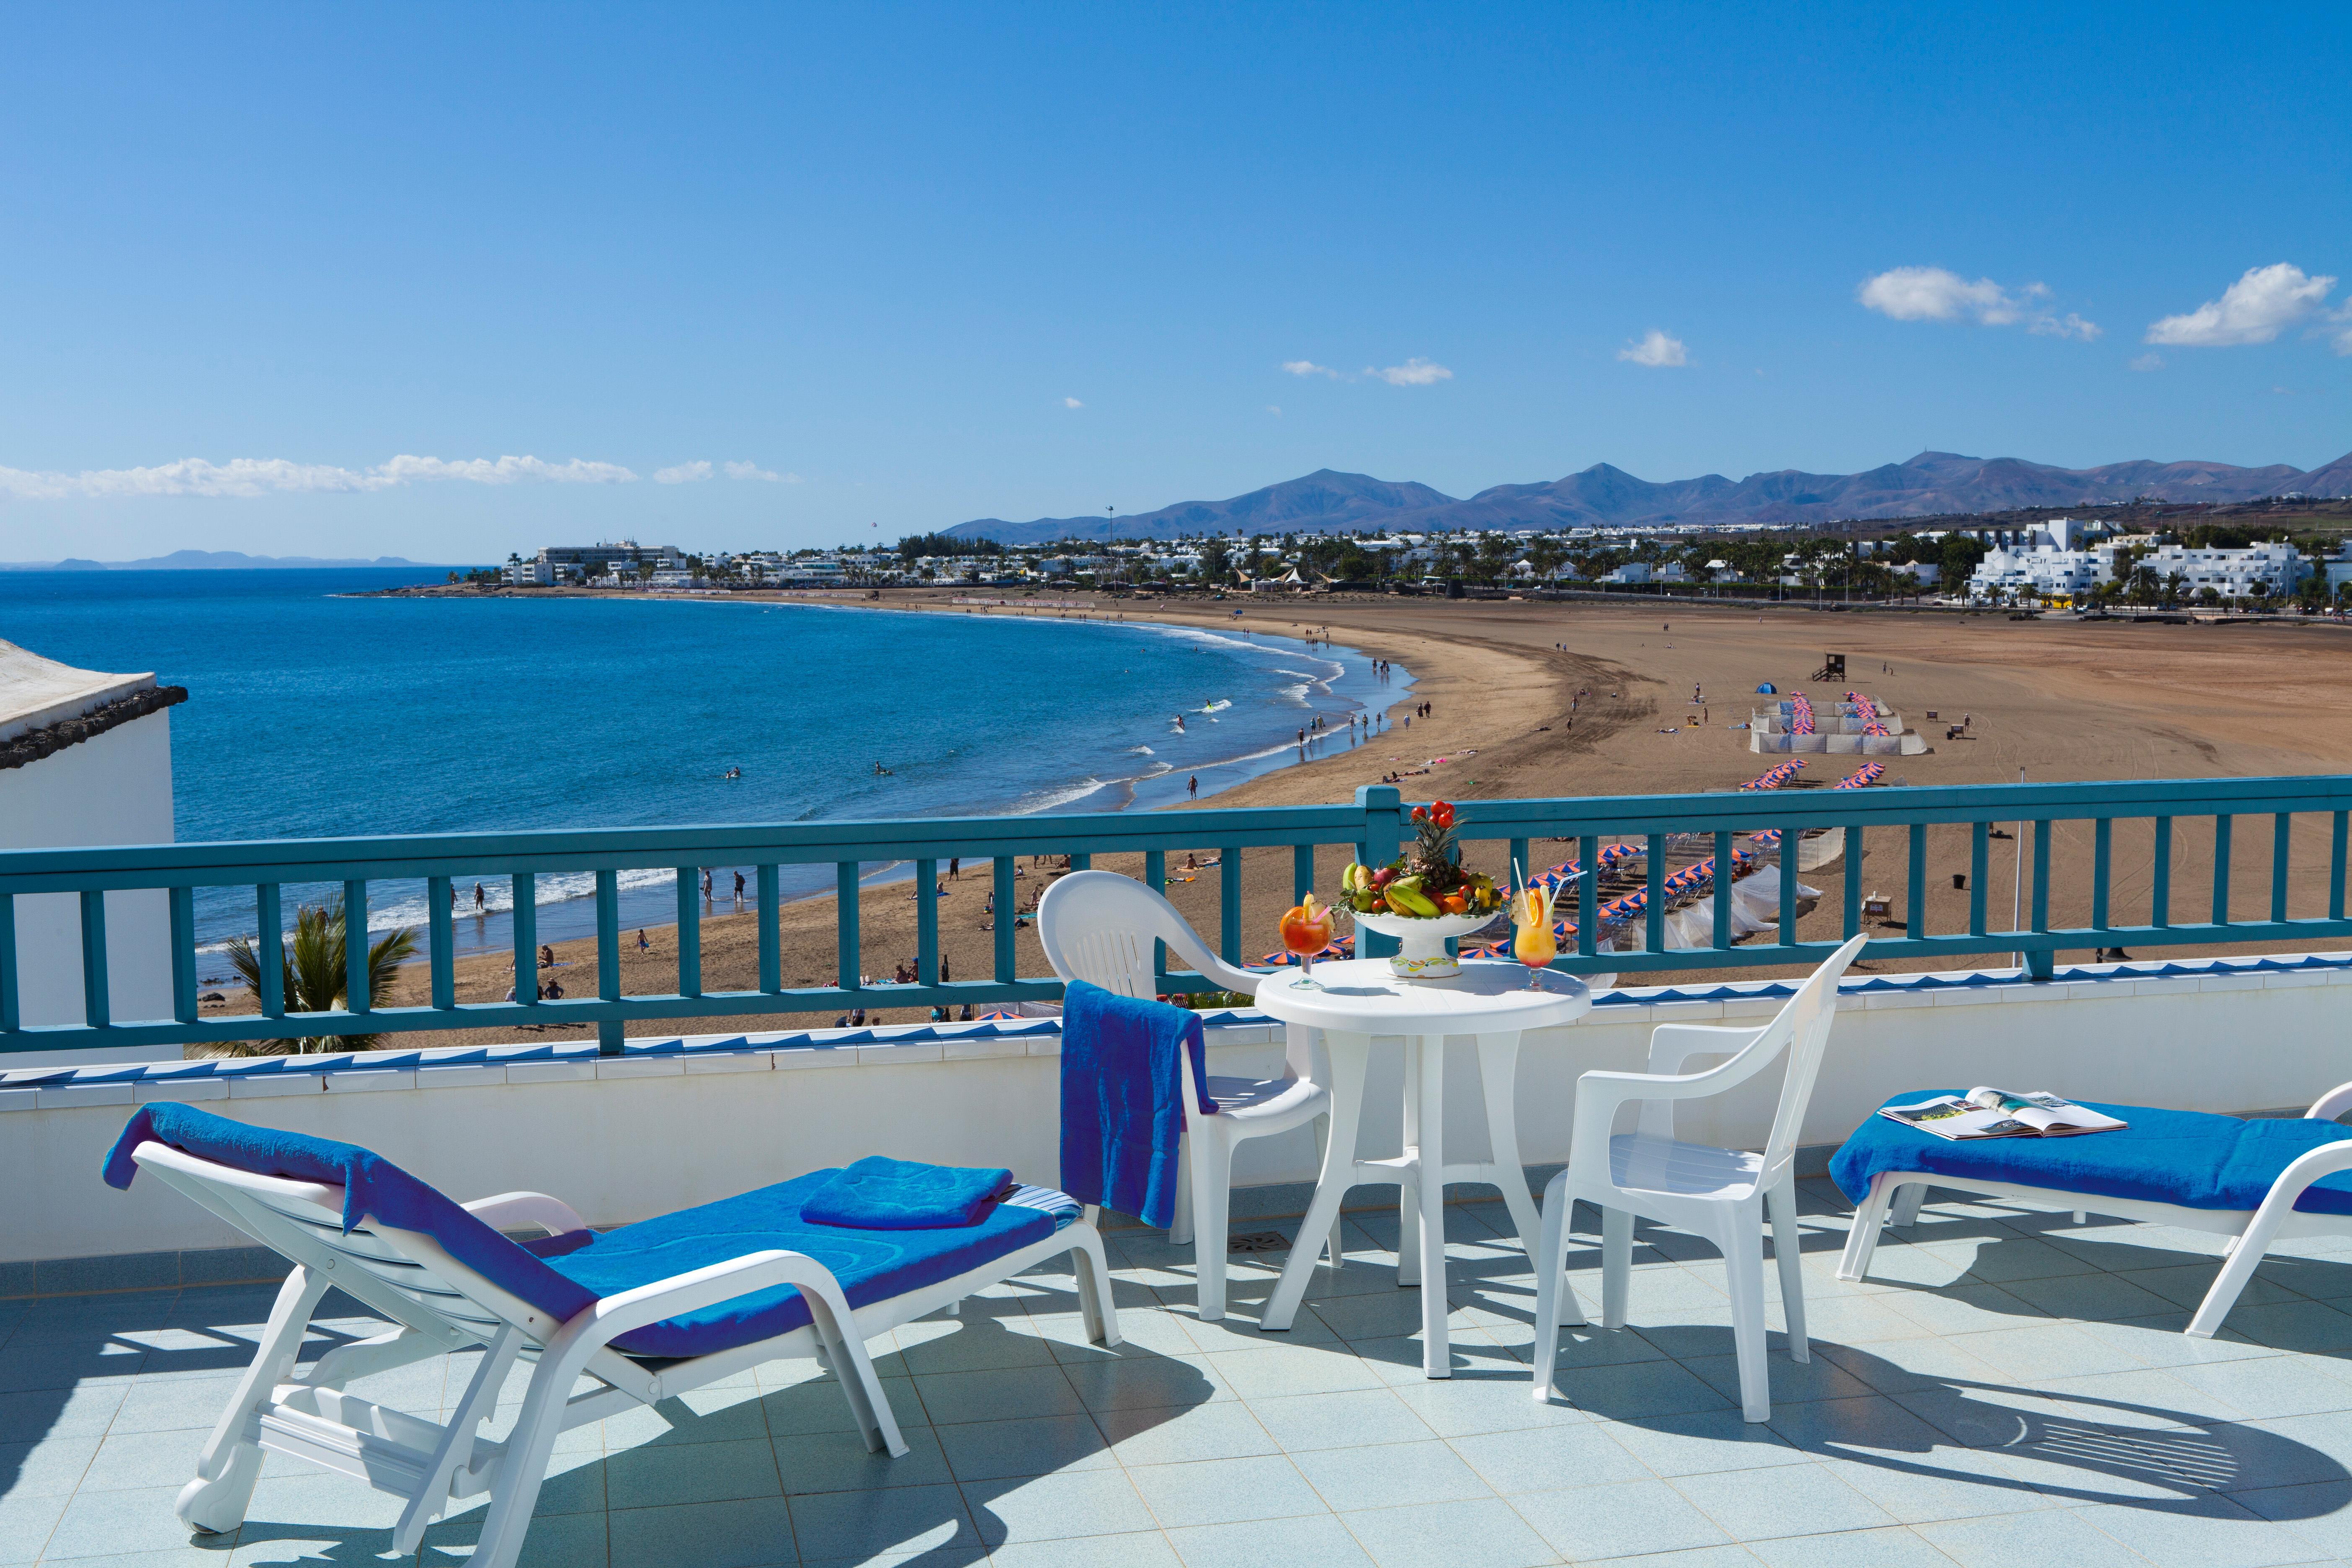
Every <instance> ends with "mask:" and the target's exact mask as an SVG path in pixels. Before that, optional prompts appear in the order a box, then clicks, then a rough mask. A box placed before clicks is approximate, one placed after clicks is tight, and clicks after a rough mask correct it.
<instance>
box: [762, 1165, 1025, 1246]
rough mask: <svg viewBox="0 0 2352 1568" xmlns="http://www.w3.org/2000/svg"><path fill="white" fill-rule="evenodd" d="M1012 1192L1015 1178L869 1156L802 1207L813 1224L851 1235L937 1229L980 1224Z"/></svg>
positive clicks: (1001, 1171) (1003, 1173)
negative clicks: (854, 1232) (843, 1228)
mask: <svg viewBox="0 0 2352 1568" xmlns="http://www.w3.org/2000/svg"><path fill="white" fill-rule="evenodd" d="M1012 1189H1013V1173H1012V1172H1011V1171H1008V1170H1005V1169H1003V1167H1001V1166H1000V1167H997V1168H995V1169H993V1170H979V1169H974V1168H971V1167H969V1166H959V1165H925V1164H919V1163H916V1162H915V1161H912V1160H888V1159H885V1158H883V1157H882V1156H881V1155H879V1154H868V1155H867V1156H866V1158H864V1159H863V1160H860V1161H858V1162H857V1163H856V1164H854V1165H852V1166H850V1167H848V1168H847V1169H846V1170H845V1171H843V1172H842V1173H841V1174H839V1175H837V1176H835V1177H834V1179H833V1180H832V1181H831V1182H830V1183H828V1184H825V1185H824V1187H823V1188H821V1189H819V1191H818V1192H817V1194H816V1195H815V1196H814V1197H812V1198H810V1199H809V1201H808V1202H807V1203H805V1204H803V1205H801V1218H803V1219H804V1220H807V1221H809V1222H810V1223H811V1224H813V1225H839V1226H848V1227H849V1228H850V1229H852V1230H941V1229H944V1228H946V1227H947V1226H961V1225H978V1224H979V1223H980V1222H981V1221H982V1219H985V1218H986V1217H987V1216H988V1211H989V1210H990V1209H991V1208H992V1207H994V1206H995V1204H996V1200H997V1199H998V1198H1000V1197H1002V1196H1003V1195H1004V1194H1006V1193H1008V1192H1010V1191H1011V1190H1012Z"/></svg>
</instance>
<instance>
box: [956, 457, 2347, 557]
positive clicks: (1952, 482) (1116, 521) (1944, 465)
mask: <svg viewBox="0 0 2352 1568" xmlns="http://www.w3.org/2000/svg"><path fill="white" fill-rule="evenodd" d="M2347 494H2352V453H2347V454H2346V455H2345V456H2344V457H2341V458H2336V461H2334V462H2332V463H2328V464H2326V465H2324V466H2323V467H2320V468H2312V469H2309V470H2307V471H2306V470H2304V469H2300V468H2291V467H2289V466H2288V465H2286V464H2284V463H2273V464H2272V465H2270V466H2269V467H2267V468H2236V467H2233V466H2231V464H2228V463H2204V462H2187V463H2158V462H2130V463H2109V464H2106V465H2105V466H2104V467H2101V468H2053V467H2051V466H2050V465H2049V464H2046V463H2031V462H2027V461H2026V460H2025V459H2024V458H1964V457H1962V456H1960V455H1959V454H1958V453H1957V452H1922V453H1920V454H1919V455H1918V456H1917V457H1916V458H1911V459H1909V460H1908V461H1906V462H1901V463H1887V464H1885V465H1883V466H1881V467H1879V468H1871V469H1867V470H1865V471H1864V472H1862V473H1859V474H1809V473H1805V472H1802V471H1801V470H1799V469H1796V468H1782V469H1780V470H1777V471H1775V472H1771V473H1760V474H1750V475H1748V477H1747V478H1746V479H1725V478H1724V477H1723V476H1722V475H1721V474H1706V475H1704V476H1702V477H1700V478H1698V479H1672V480H1668V481H1666V482H1664V483H1663V484H1660V483H1653V482H1652V481H1650V480H1648V479H1635V478H1634V477H1633V475H1631V474H1629V473H1627V472H1626V471H1625V470H1624V469H1622V468H1612V467H1611V466H1610V465H1608V464H1607V463H1595V464H1594V465H1593V466H1592V467H1591V468H1586V469H1584V470H1583V471H1582V472H1580V473H1574V474H1570V475H1569V476H1568V477H1567V478H1565V479H1553V480H1550V481H1548V482H1546V483H1541V484H1531V485H1496V486H1494V487H1492V488H1491V489H1483V490H1480V491H1479V492H1478V493H1477V494H1476V495H1474V496H1472V497H1470V498H1469V499H1468V500H1455V499H1454V497H1452V496H1449V495H1446V494H1444V493H1443V492H1441V491H1438V490H1434V489H1431V488H1430V487H1429V486H1427V485H1423V484H1414V483H1412V482H1410V481H1406V482H1402V483H1400V482H1395V481H1391V480H1387V479H1374V478H1372V477H1371V476H1370V475H1369V474H1344V473H1339V472H1337V471H1336V470H1334V469H1330V468H1321V469H1318V470H1317V471H1316V472H1314V473H1311V474H1307V475H1305V476H1303V477H1301V478H1299V479H1286V480H1285V481H1284V482H1282V483H1281V484H1278V485H1268V486H1266V487H1265V489H1256V490H1252V491H1250V492H1249V493H1248V494H1247V495H1241V496H1234V497H1233V498H1232V499H1231V500H1215V501H1209V500H1198V501H1179V502H1177V503H1176V504H1175V505H1173V506H1166V507H1161V508H1160V510H1157V511H1146V512H1136V513H1131V514H1128V515H1124V516H1103V517H1041V518H1037V519H1035V520H1034V521H1029V522H1007V521H1004V520H1003V519H1002V518H994V517H986V518H981V519H978V520H976V521H971V522H964V523H958V524H957V525H956V526H955V527H953V528H950V529H948V530H947V531H946V532H947V533H948V535H949V536H950V538H955V539H992V540H995V541H996V542H999V543H1002V544H1043V543H1048V542H1053V541H1055V540H1059V539H1175V538H1180V537H1181V536H1183V535H1186V534H1208V533H1235V532H1239V533H1253V534H1255V533H1297V532H1324V533H1361V532H1381V531H1391V530H1400V531H1409V532H1414V533H1434V532H1444V531H1447V530H1451V529H1457V528H1474V529H1487V528H1501V529H1520V528H1534V529H1546V530H1549V529H1557V528H1625V527H1645V528H1662V527H1670V526H1680V527H1685V528H1691V529H1707V528H1725V527H1730V526H1733V525H1736V524H1740V523H1809V522H1831V521H1843V520H1845V519H1849V518H1853V519H1888V518H1901V517H1948V516H1953V515H1956V514H1963V513H1974V512H1991V511H2004V510H2011V509H2015V508H2020V507H2076V506H2114V505H2119V504H2122V503H2125V502H2127V501H2131V500H2136V499H2138V498H2140V497H2143V496H2145V497H2148V498H2151V499H2153V500H2164V501H2176V502H2178V501H2209V502H2213V503H2216V504H2221V505H2229V504H2231V503H2234V502H2239V501H2249V500H2262V499H2263V498H2265V497H2270V496H2315V497H2335V496H2343V495H2347Z"/></svg>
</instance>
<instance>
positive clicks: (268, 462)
mask: <svg viewBox="0 0 2352 1568" xmlns="http://www.w3.org/2000/svg"><path fill="white" fill-rule="evenodd" d="M636 477H637V476H636V475H635V474H634V473H632V472H630V471H629V470H628V469H627V468H623V467H621V466H620V465H619V464H617V463H595V462H589V461H586V460H584V459H582V458H572V460H571V461H569V462H563V463H551V462H548V461H546V460H545V459H543V458H515V457H506V458H495V459H493V458H462V459H459V460H457V461H450V460H448V459H446V458H419V457H414V456H406V455H404V456H401V457H397V458H393V459H392V460H391V461H389V462H386V463H380V464H378V465H376V466H375V467H374V468H338V467H335V466H334V465H332V464H328V463H297V462H293V461H290V460H289V459H287V458H232V459H231V460H229V461H228V462H226V463H215V462H211V461H208V460H206V459H205V458H180V459H179V460H178V461H176V462H171V463H160V464H157V465H155V466H154V467H152V468H84V469H83V470H81V471H80V472H79V473H75V474H66V473H55V472H46V471H40V470H35V469H28V468H0V495H5V496H16V497H20V498H22V499H25V500H70V499H77V498H79V499H86V500H120V499H122V498H126V497H134V496H208V497H233V498H249V497H253V496H263V495H282V494H321V493H334V492H369V491H374V490H388V489H394V487H396V486H400V485H405V484H414V483H417V482H419V481H424V480H432V479H463V480H465V481H467V483H469V484H478V485H510V484H518V483H520V482H522V481H524V480H527V479H529V480H540V481H544V482H546V483H550V484H627V483H629V482H631V481H633V480H634V479H636Z"/></svg>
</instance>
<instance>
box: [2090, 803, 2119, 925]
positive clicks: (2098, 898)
mask: <svg viewBox="0 0 2352 1568" xmlns="http://www.w3.org/2000/svg"><path fill="white" fill-rule="evenodd" d="M2115 864H2116V819H2115V818H2114V817H2112V816H2103V817H2101V818H2099V819H2098V821H2097V822H2096V823H2095V824H2094V825H2093V826H2092V829H2091V929H2092V930H2093V931H2105V930H2107V929H2108V927H2110V926H2112V925H2113V924H2114V923H2115V910H2114V907H2113V905H2112V904H2111V903H2110V902H2109V900H2108V897H2107V889H2108V886H2109V884H2110V883H2112V882H2113V881H2114V879H2115Z"/></svg>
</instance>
